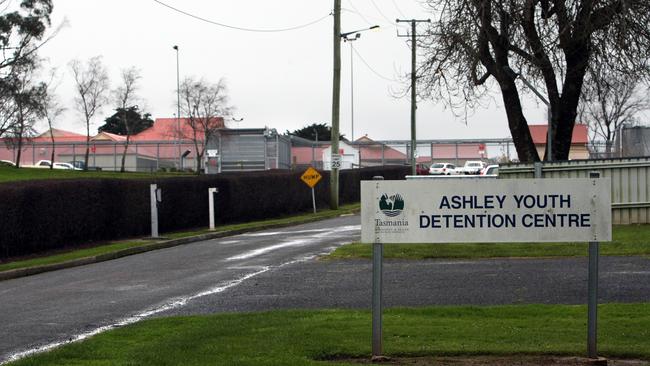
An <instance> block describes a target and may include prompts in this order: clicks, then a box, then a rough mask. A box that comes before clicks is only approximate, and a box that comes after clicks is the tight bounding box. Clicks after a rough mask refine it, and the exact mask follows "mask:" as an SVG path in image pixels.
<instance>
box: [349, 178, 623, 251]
mask: <svg viewBox="0 0 650 366" xmlns="http://www.w3.org/2000/svg"><path fill="white" fill-rule="evenodd" d="M361 203H362V213H361V216H362V217H361V220H362V242H365V243H372V242H377V241H379V242H384V243H436V242H560V241H562V242H565V241H582V242H587V241H610V240H611V199H610V182H609V179H605V178H601V179H517V180H515V179H500V180H476V179H469V180H464V179H463V180H459V179H445V180H438V179H436V180H435V181H431V180H419V181H372V182H370V181H368V182H362V186H361Z"/></svg>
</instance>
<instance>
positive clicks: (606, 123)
mask: <svg viewBox="0 0 650 366" xmlns="http://www.w3.org/2000/svg"><path fill="white" fill-rule="evenodd" d="M588 75H589V78H588V79H589V81H590V82H588V83H587V84H586V88H585V91H584V93H583V94H582V98H581V104H580V108H579V116H580V118H581V120H582V121H583V122H584V123H586V124H587V126H589V131H590V135H591V136H590V137H591V140H592V143H593V142H596V141H604V142H605V153H606V154H607V156H611V153H612V146H613V145H612V143H613V141H614V140H615V139H616V136H617V135H618V132H619V129H620V128H621V127H622V126H623V125H625V124H630V125H631V124H634V123H636V122H637V118H638V116H639V114H640V112H642V111H644V110H647V109H650V101H649V100H648V99H647V95H642V93H641V88H642V86H641V85H640V83H639V82H638V80H636V79H634V78H630V77H629V76H627V75H617V74H607V75H603V71H602V70H600V68H598V67H597V65H595V66H594V67H592V68H590V70H589V74H588Z"/></svg>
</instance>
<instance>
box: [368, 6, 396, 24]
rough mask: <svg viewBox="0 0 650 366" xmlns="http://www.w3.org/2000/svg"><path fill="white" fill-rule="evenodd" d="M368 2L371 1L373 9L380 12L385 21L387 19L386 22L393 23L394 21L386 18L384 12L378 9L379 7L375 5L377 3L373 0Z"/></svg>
mask: <svg viewBox="0 0 650 366" xmlns="http://www.w3.org/2000/svg"><path fill="white" fill-rule="evenodd" d="M370 2H371V3H372V5H373V6H374V7H375V9H377V11H378V12H379V14H380V15H381V16H382V17H383V18H384V19H386V21H388V22H389V23H391V24H395V21H394V20H390V19H388V17H387V16H386V14H384V12H383V11H381V9H379V7H378V6H377V3H375V0H370Z"/></svg>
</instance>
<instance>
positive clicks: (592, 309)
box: [587, 172, 600, 358]
mask: <svg viewBox="0 0 650 366" xmlns="http://www.w3.org/2000/svg"><path fill="white" fill-rule="evenodd" d="M589 178H600V173H599V172H590V173H589ZM594 199H597V197H596V196H594ZM598 247H599V244H598V242H597V241H590V242H589V275H588V278H589V279H588V286H587V287H588V289H587V292H588V296H587V355H588V356H589V358H598V347H597V345H598V344H597V339H598V327H597V326H598V261H599V253H598V252H599V248H598Z"/></svg>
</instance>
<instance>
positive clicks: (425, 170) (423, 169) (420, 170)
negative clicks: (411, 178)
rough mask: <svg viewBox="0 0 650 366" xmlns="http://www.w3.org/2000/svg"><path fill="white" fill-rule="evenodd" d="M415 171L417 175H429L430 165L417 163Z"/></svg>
mask: <svg viewBox="0 0 650 366" xmlns="http://www.w3.org/2000/svg"><path fill="white" fill-rule="evenodd" d="M415 173H416V174H417V175H429V166H428V165H427V164H422V163H417V164H415Z"/></svg>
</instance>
